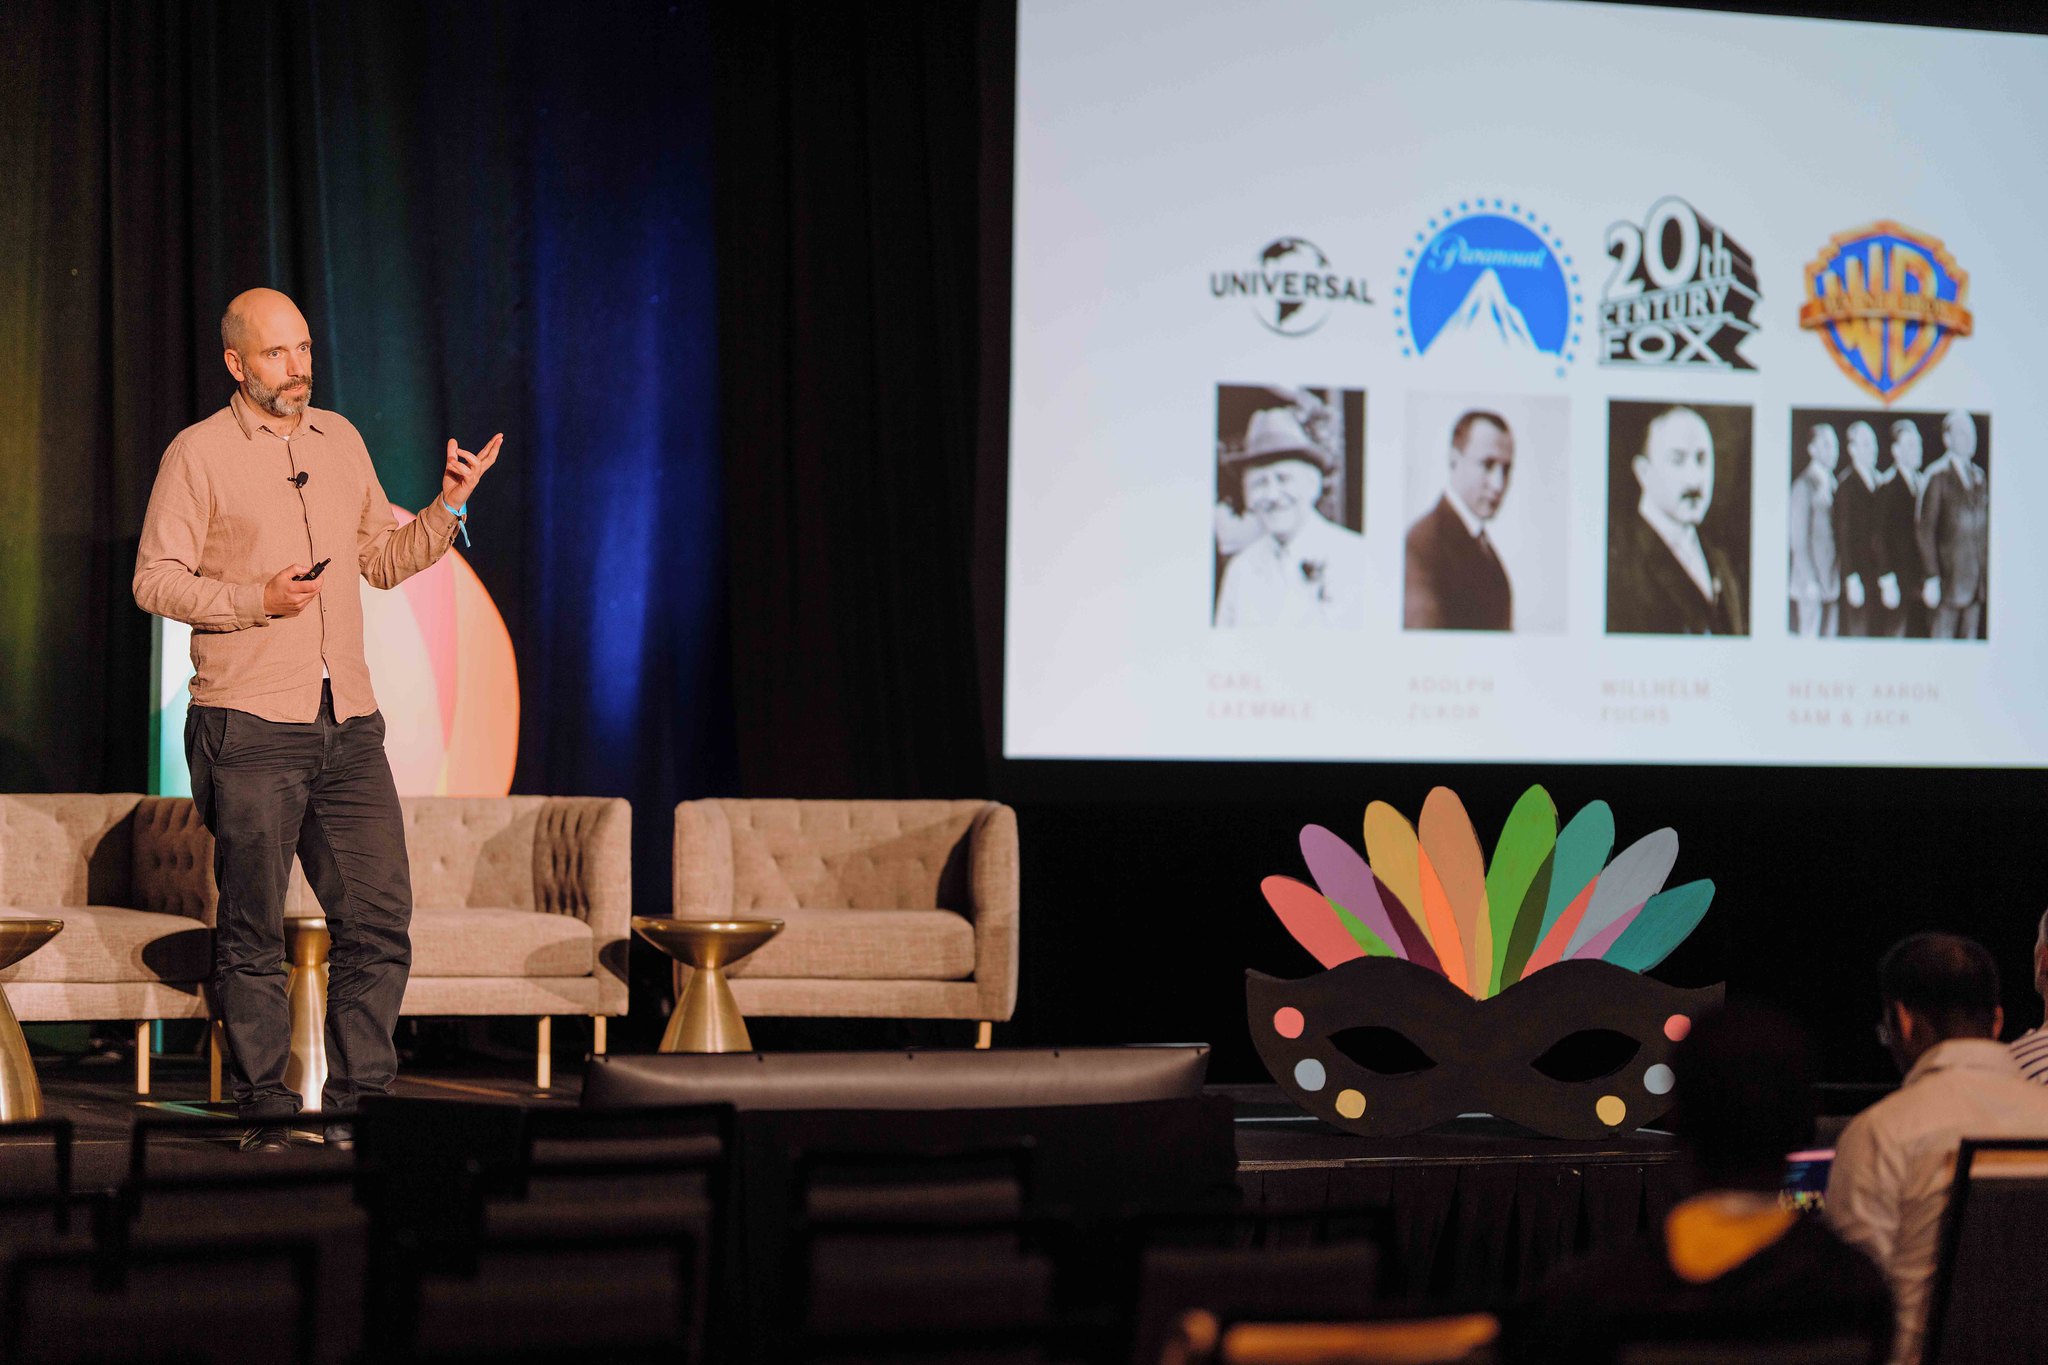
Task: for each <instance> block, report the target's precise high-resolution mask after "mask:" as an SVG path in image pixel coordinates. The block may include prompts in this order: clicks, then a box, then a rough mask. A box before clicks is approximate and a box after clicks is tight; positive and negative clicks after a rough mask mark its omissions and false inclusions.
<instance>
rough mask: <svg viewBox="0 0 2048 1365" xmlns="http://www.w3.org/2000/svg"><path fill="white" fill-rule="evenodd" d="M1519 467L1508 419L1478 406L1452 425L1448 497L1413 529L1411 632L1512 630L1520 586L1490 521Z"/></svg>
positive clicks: (1407, 608) (1408, 590) (1405, 604)
mask: <svg viewBox="0 0 2048 1365" xmlns="http://www.w3.org/2000/svg"><path fill="white" fill-rule="evenodd" d="M1514 470H1515V436H1514V433H1513V432H1511V431H1509V430H1508V424H1507V420H1506V419H1505V418H1503V417H1501V416H1499V415H1498V414H1496V413H1491V412H1486V411H1483V410H1480V409H1477V408H1475V409H1473V410H1472V411H1470V412H1466V413H1463V414H1461V415H1460V416H1459V418H1458V420H1457V421H1456V422H1455V423H1454V424H1453V425H1452V427H1451V444H1450V456H1449V468H1448V471H1447V472H1446V474H1445V477H1444V491H1443V496H1442V497H1440V498H1438V499H1437V500H1436V505H1435V506H1433V507H1431V508H1430V509H1429V511H1428V512H1426V513H1424V514H1423V516H1422V517H1421V519H1420V520H1418V521H1417V522H1416V523H1415V524H1414V525H1413V526H1411V527H1409V528H1408V540H1407V546H1406V554H1405V558H1406V561H1407V563H1406V575H1405V584H1404V587H1403V590H1402V610H1401V624H1402V625H1404V626H1406V627H1407V628H1408V629H1409V630H1509V629H1512V628H1513V626H1514V616H1515V596H1514V588H1513V586H1512V585H1511V584H1510V583H1509V581H1508V573H1507V570H1506V569H1505V568H1503V567H1502V565H1501V562H1500V556H1499V554H1497V553H1496V552H1495V551H1494V548H1493V541H1492V540H1490V539H1489V538H1488V537H1487V534H1486V523H1488V522H1489V521H1492V520H1493V519H1494V517H1495V516H1497V515H1499V513H1500V505H1501V502H1502V501H1503V500H1504V499H1505V498H1506V497H1507V494H1508V481H1509V479H1510V478H1511V477H1512V476H1513V474H1514Z"/></svg>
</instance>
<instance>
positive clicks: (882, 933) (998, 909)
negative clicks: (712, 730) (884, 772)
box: [674, 799, 1018, 1047]
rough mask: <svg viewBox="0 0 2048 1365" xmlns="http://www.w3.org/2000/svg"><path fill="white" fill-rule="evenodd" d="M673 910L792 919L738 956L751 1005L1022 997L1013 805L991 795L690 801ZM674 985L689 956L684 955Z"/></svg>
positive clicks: (763, 1008)
mask: <svg viewBox="0 0 2048 1365" xmlns="http://www.w3.org/2000/svg"><path fill="white" fill-rule="evenodd" d="M674 875H675V914H676V916H677V918H679V919H732V918H744V917H750V916H752V917H772V918H776V919H781V920H783V921H785V922H786V924H787V928H785V929H784V930H783V932H782V933H781V935H779V936H778V937H777V938H775V939H774V940H773V941H771V942H770V943H769V944H768V945H767V946H766V947H764V948H762V949H760V950H759V951H758V952H756V953H754V954H753V955H752V956H750V957H748V958H746V959H745V960H744V961H742V962H740V963H739V964H738V965H737V966H735V967H733V968H731V969H729V971H728V973H727V975H728V976H729V977H730V978H731V981H732V989H733V995H734V996H735V998H736V999H737V1000H738V1002H739V1006H740V1009H741V1010H742V1011H743V1012H744V1013H746V1014H747V1015H749V1016H761V1017H776V1016H785V1017H786V1016H805V1017H811V1016H821V1015H838V1016H857V1017H865V1018H910V1019H974V1020H979V1021H980V1022H981V1024H982V1028H981V1037H980V1045H981V1046H984V1047H985V1046H987V1045H988V1038H989V1025H990V1024H991V1023H992V1022H994V1021H996V1020H999V1019H1008V1018H1009V1017H1010V1016H1011V1015H1012V1014H1013V1013H1014V1012H1015V1011H1016V1008H1017V941H1018V904H1017V902H1018V879H1017V816H1016V812H1014V811H1012V810H1011V809H1010V808H1009V807H1008V806H1005V805H1002V804H1000V803H998V802H994V801H740V800H729V799H714V800H705V801H685V802H683V803H682V804H681V805H680V806H677V807H676V845H675V870H674ZM676 971H677V978H678V980H677V986H678V993H679V994H680V989H681V986H682V985H683V984H685V983H686V982H687V980H688V973H689V969H688V968H686V967H681V966H678V967H677V969H676Z"/></svg>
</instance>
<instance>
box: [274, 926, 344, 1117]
mask: <svg viewBox="0 0 2048 1365" xmlns="http://www.w3.org/2000/svg"><path fill="white" fill-rule="evenodd" d="M332 945H333V938H332V937H331V936H330V935H329V934H328V932H327V921H326V919H325V918H323V917H321V916H319V915H313V916H309V917H307V918H304V919H287V920H286V921H285V922H284V956H285V961H287V962H289V963H290V964H291V975H290V976H289V977H287V978H285V985H284V996H285V1008H286V1009H287V1010H289V1011H290V1012H291V1020H292V1052H291V1056H290V1057H289V1058H287V1059H286V1061H285V1064H284V1083H285V1084H286V1085H288V1086H290V1087H291V1088H292V1089H293V1090H295V1091H297V1092H298V1096H299V1107H300V1108H301V1109H318V1108H319V1107H320V1092H321V1091H322V1090H324V1089H325V1088H326V1086H327V950H328V948H329V947H331V946H332Z"/></svg>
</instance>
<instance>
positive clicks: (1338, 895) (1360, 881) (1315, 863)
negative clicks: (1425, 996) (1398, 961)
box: [1301, 825, 1408, 957]
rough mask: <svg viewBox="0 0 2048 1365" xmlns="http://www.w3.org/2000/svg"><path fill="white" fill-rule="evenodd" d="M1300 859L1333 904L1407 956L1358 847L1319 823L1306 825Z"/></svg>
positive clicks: (1399, 954) (1394, 952)
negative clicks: (1306, 865) (1354, 846)
mask: <svg viewBox="0 0 2048 1365" xmlns="http://www.w3.org/2000/svg"><path fill="white" fill-rule="evenodd" d="M1301 859H1302V861H1303V862H1305V863H1307V864H1308V872H1309V875H1310V876H1311V877H1314V878H1315V881H1316V889H1317V890H1319V891H1321V892H1322V893H1323V894H1324V895H1325V896H1327V897H1329V898H1330V903H1331V904H1332V905H1335V906H1338V907H1340V908H1342V909H1343V910H1344V911H1345V912H1347V913H1348V914H1350V915H1352V916H1354V917H1355V918H1356V919H1357V920H1358V921H1359V923H1360V926H1361V927H1363V928H1365V929H1367V930H1369V931H1371V933H1372V935H1373V937H1374V939H1375V940H1376V941H1378V942H1380V943H1381V944H1383V945H1385V946H1386V947H1387V949H1388V951H1389V952H1390V953H1391V954H1392V956H1395V957H1406V956H1408V954H1407V952H1406V951H1405V949H1402V948H1401V947H1400V944H1401V935H1400V932H1399V931H1398V930H1396V929H1395V927H1394V923H1393V920H1392V918H1391V916H1389V915H1388V913H1387V908H1386V906H1384V905H1383V904H1381V902H1380V884H1379V882H1378V881H1377V880H1375V879H1374V877H1373V875H1372V869H1371V868H1370V867H1367V866H1366V863H1365V859H1364V858H1362V857H1360V856H1359V853H1358V850H1357V849H1355V848H1353V847H1352V846H1351V845H1349V844H1347V843H1345V842H1344V841H1343V839H1341V838H1339V837H1338V836H1337V835H1335V834H1332V833H1331V832H1330V831H1329V830H1326V829H1324V828H1323V827H1322V826H1321V825H1305V826H1303V827H1302V831H1301Z"/></svg>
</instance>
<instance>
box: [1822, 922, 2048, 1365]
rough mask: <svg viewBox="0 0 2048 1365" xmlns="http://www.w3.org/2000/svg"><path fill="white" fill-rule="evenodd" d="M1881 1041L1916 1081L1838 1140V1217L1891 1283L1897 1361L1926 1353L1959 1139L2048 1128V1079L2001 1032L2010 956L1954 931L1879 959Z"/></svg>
mask: <svg viewBox="0 0 2048 1365" xmlns="http://www.w3.org/2000/svg"><path fill="white" fill-rule="evenodd" d="M1878 986H1879V992H1880V996H1881V998H1882V1000H1883V1007H1884V1012H1883V1015H1882V1016H1881V1017H1880V1019H1879V1021H1878V1026H1877V1035H1878V1041H1879V1042H1881V1043H1883V1044H1884V1046H1885V1048H1886V1049H1887V1050H1888V1051H1889V1052H1890V1053H1891V1054H1892V1060H1893V1061H1895V1062H1897V1063H1898V1066H1899V1070H1900V1071H1901V1072H1903V1073H1904V1075H1905V1078H1906V1079H1905V1083H1904V1084H1903V1085H1901V1086H1900V1087H1899V1089H1898V1090H1897V1092H1895V1093H1894V1094H1891V1095H1888V1096H1886V1097H1885V1098H1884V1099H1882V1100H1879V1101H1878V1102H1877V1103H1876V1104H1873V1105H1871V1106H1870V1108H1868V1109H1866V1110H1864V1111H1863V1112H1862V1113H1861V1114H1858V1115H1857V1116H1856V1117H1855V1118H1854V1119H1853V1120H1851V1121H1850V1123H1849V1126H1848V1127H1847V1128H1846V1129H1844V1130H1843V1132H1842V1136H1841V1139H1840V1141H1838V1142H1837V1143H1836V1145H1835V1162H1834V1168H1833V1170H1832V1171H1831V1172H1830V1174H1829V1178H1828V1192H1827V1218H1828V1221H1829V1222H1830V1223H1832V1224H1833V1225H1834V1227H1835V1230H1836V1231H1837V1232H1839V1233H1841V1234H1842V1237H1843V1238H1844V1240H1846V1241H1848V1242H1850V1243H1851V1244H1852V1245H1855V1246H1857V1247H1860V1248H1862V1249H1863V1250H1864V1251H1865V1252H1867V1253H1868V1254H1869V1255H1870V1257H1871V1259H1872V1260H1874V1261H1876V1262H1877V1263H1878V1265H1879V1266H1881V1267H1883V1269H1884V1271H1885V1275H1886V1278H1887V1279H1889V1280H1890V1281H1891V1287H1892V1298H1893V1301H1894V1303H1895V1305H1896V1309H1897V1314H1898V1327H1897V1331H1896V1333H1895V1334H1894V1337H1893V1349H1892V1359H1893V1361H1894V1362H1897V1363H1898V1365H1914V1363H1915V1362H1917V1361H1918V1360H1919V1359H1920V1347H1921V1335H1922V1333H1923V1331H1924V1330H1925V1327H1926V1322H1927V1296H1928V1291H1929V1288H1930V1286H1931V1284H1932V1282H1933V1279H1934V1260H1935V1251H1936V1246H1937V1243H1938V1241H1939V1236H1940V1228H1941V1216H1942V1211H1943V1210H1944V1208H1945V1207H1946V1206H1947V1203H1948V1189H1949V1181H1950V1178H1951V1177H1952V1176H1953V1175H1954V1170H1955V1155H1956V1148H1957V1146H1958V1145H1959V1144H1960V1143H1961V1141H1962V1139H1964V1138H1966V1137H2048V1089H2043V1088H2042V1087H2040V1086H2038V1085H2030V1084H2028V1083H2027V1080H2026V1078H2025V1077H2024V1076H2022V1075H2021V1074H2020V1068H2019V1064H2018V1063H2017V1062H2015V1061H2014V1060H2013V1055H2012V1053H2011V1052H2009V1051H2008V1050H2007V1049H2006V1048H2005V1047H2004V1046H2003V1045H2002V1044H2001V1043H1999V1042H1998V1032H1999V1029H2000V1028H2001V1027H2003V1025H2004V1022H2005V1014H2004V1011H2003V1010H2001V1009H2000V1008H1999V1004H1998V964H1997V963H1995V962H1993V961H1992V959H1991V954H1990V953H1989V952H1987V951H1986V950H1985V948H1984V946H1983V945H1982V944H1980V943H1977V942H1976V941H1974V940H1972V939H1967V938H1959V937H1957V936H1955V935H1953V934H1915V935H1914V936H1913V937H1911V938H1908V939H1904V940H1902V941H1901V942H1899V943H1897V944H1895V945H1894V946H1893V947H1892V950H1891V951H1890V952H1888V953H1886V954H1885V956H1884V961H1883V962H1882V963H1881V964H1880V965H1879V967H1878Z"/></svg>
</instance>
